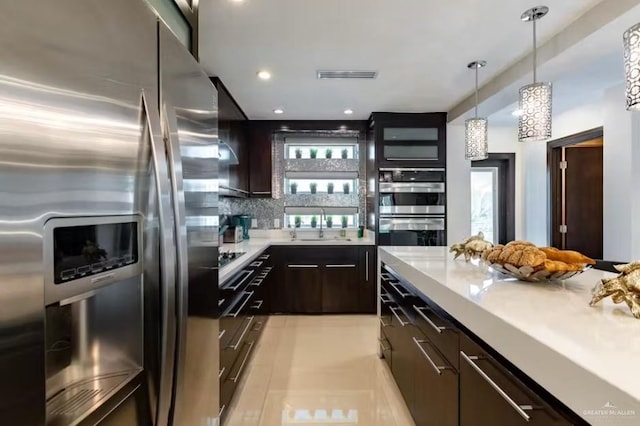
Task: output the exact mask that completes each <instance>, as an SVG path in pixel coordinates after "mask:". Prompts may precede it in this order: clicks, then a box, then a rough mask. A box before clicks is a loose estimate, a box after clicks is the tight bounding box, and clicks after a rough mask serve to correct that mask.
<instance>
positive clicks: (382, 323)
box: [380, 317, 391, 327]
mask: <svg viewBox="0 0 640 426" xmlns="http://www.w3.org/2000/svg"><path fill="white" fill-rule="evenodd" d="M380 325H382V327H391V324H385V322H384V319H382V317H380Z"/></svg>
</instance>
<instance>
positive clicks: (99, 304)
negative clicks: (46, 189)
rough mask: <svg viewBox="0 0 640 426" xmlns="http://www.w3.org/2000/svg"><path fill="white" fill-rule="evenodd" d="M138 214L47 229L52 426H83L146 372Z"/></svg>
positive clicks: (57, 222) (62, 221) (54, 222)
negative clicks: (90, 416)
mask: <svg viewBox="0 0 640 426" xmlns="http://www.w3.org/2000/svg"><path fill="white" fill-rule="evenodd" d="M141 233H142V230H141V218H140V217H138V216H109V217H80V218H78V217H75V218H54V219H50V220H49V221H47V223H46V225H45V235H44V241H43V242H44V249H45V253H44V255H45V265H47V270H46V271H45V274H44V276H45V304H46V309H45V311H46V346H45V347H46V374H47V381H46V393H47V395H46V396H47V425H48V426H57V425H71V424H78V423H79V422H80V421H82V420H83V419H84V418H86V417H87V416H88V415H90V414H91V413H92V412H93V411H95V410H96V409H98V408H99V407H100V406H101V405H103V404H104V403H105V402H106V401H108V400H109V399H110V398H111V397H112V396H113V395H115V394H116V393H117V392H119V391H120V390H121V389H123V387H124V386H125V385H127V384H128V383H129V382H131V381H132V380H133V379H134V378H136V376H138V375H139V373H140V372H141V371H142V365H143V340H144V339H143V337H144V336H143V288H142V285H143V282H142V273H143V268H142V252H141V250H142V235H141Z"/></svg>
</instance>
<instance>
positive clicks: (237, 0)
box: [231, 0, 244, 3]
mask: <svg viewBox="0 0 640 426" xmlns="http://www.w3.org/2000/svg"><path fill="white" fill-rule="evenodd" d="M231 1H232V2H233V3H242V2H243V1H244V0H231Z"/></svg>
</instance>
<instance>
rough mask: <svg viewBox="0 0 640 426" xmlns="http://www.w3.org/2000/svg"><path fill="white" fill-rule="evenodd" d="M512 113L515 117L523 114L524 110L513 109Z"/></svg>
mask: <svg viewBox="0 0 640 426" xmlns="http://www.w3.org/2000/svg"><path fill="white" fill-rule="evenodd" d="M511 115H513V116H515V117H520V116H521V115H522V110H521V109H517V110H515V111H513V112H512V113H511Z"/></svg>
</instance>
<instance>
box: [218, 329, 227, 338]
mask: <svg viewBox="0 0 640 426" xmlns="http://www.w3.org/2000/svg"><path fill="white" fill-rule="evenodd" d="M226 332H227V330H225V329H224V328H223V329H222V331H221V332H220V333H218V340H220V339H222V336H224V333H226Z"/></svg>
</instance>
